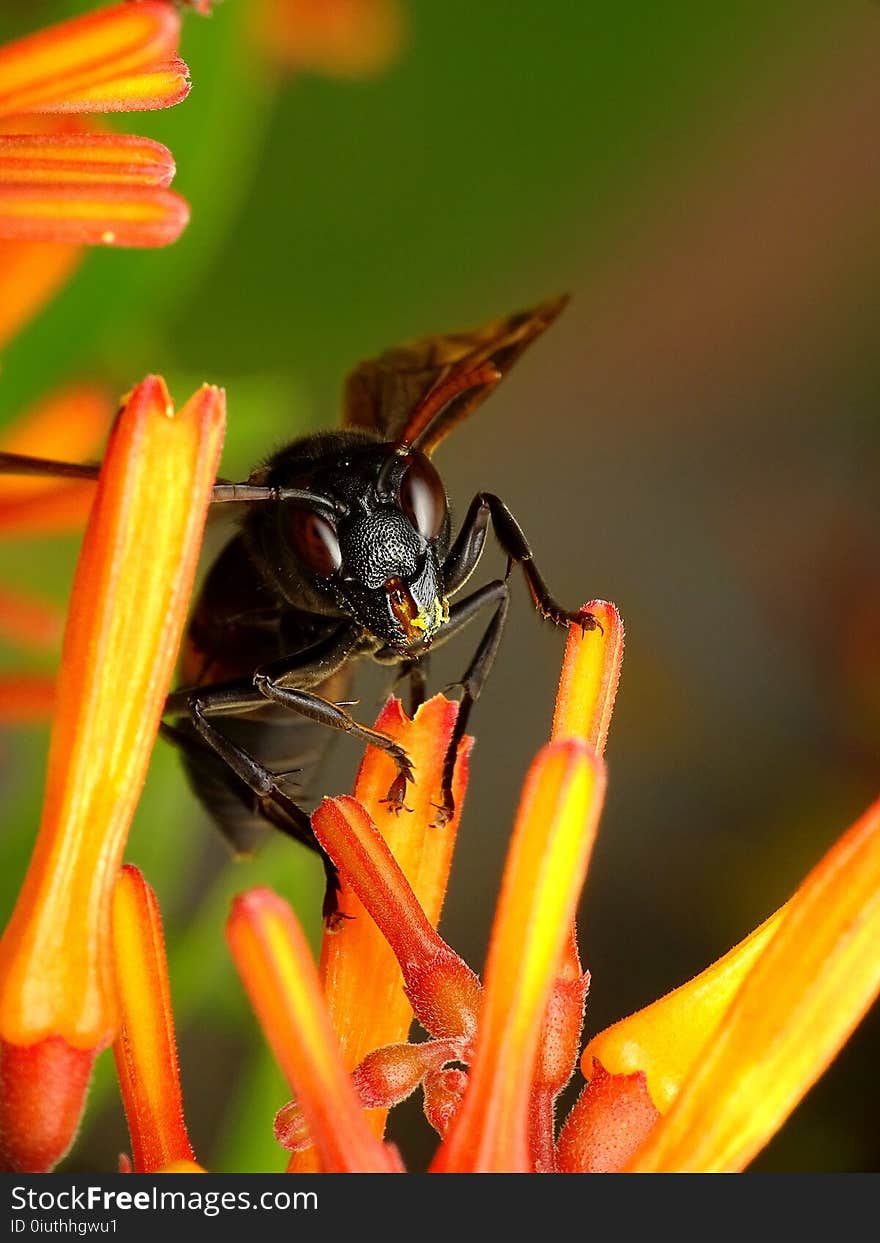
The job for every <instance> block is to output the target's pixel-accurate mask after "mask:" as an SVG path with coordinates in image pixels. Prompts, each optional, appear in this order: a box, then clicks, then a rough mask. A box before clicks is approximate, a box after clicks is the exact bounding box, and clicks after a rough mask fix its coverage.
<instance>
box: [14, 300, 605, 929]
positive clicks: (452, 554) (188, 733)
mask: <svg viewBox="0 0 880 1243" xmlns="http://www.w3.org/2000/svg"><path fill="white" fill-rule="evenodd" d="M565 301H566V299H564V298H560V299H557V300H555V301H552V302H547V303H545V304H543V305H541V306H538V307H536V308H534V309H532V310H529V311H524V312H521V313H519V314H516V315H511V316H508V317H506V318H503V319H500V320H496V321H494V322H493V323H491V324H488V325H487V326H485V327H483V328H480V329H477V330H475V331H472V332H461V333H455V334H450V335H447V336H436V337H428V338H425V339H424V340H421V341H418V342H415V343H413V344H410V345H405V346H401V347H398V348H397V349H392V350H389V351H387V352H386V353H385V354H382V355H381V356H380V357H379V358H377V359H375V360H371V361H369V362H364V363H362V364H361V365H360V366H359V367H358V368H357V369H356V370H355V371H354V372H353V373H352V374H351V375H350V376H349V378H348V382H347V385H346V389H345V403H344V404H345V419H344V427H343V429H342V430H339V431H332V432H319V433H317V434H314V435H310V436H305V437H303V438H302V439H299V440H295V441H294V442H293V443H292V444H290V445H288V446H286V447H285V448H283V449H281V450H280V451H279V452H278V453H275V454H274V455H273V456H272V457H271V458H269V460H268V461H267V462H266V463H265V465H263V466H260V467H259V468H258V469H257V470H256V471H254V472H253V474H252V475H251V476H250V478H249V479H248V480H247V482H246V483H244V484H230V483H218V484H217V486H216V487H215V489H214V500H215V501H216V502H230V501H234V502H242V503H244V517H243V519H242V521H241V523H240V525H239V528H238V531H237V533H236V534H235V535H234V536H233V537H232V538H231V540H230V541H229V543H228V544H227V545H226V547H225V548H224V549H223V551H222V552H221V553H220V555H219V557H218V558H217V560H216V562H215V563H214V565H213V567H212V568H211V570H210V571H209V573H208V575H207V578H206V580H205V583H204V586H203V587H202V590H201V592H200V594H199V596H198V599H197V601H196V604H195V608H194V611H193V614H192V617H191V620H190V623H189V628H188V631H187V636H186V641H185V644H184V651H183V656H182V662H181V676H182V679H183V686H182V688H181V689H180V690H176V691H174V692H172V694H171V695H170V696H169V697H168V700H167V702H166V711H165V718H166V719H165V722H164V723H163V726H162V732H163V734H164V735H165V736H166V737H167V738H168V739H170V740H171V741H173V742H174V743H175V744H176V745H177V746H179V747H180V749H181V751H182V753H183V756H184V762H185V765H186V768H187V771H188V774H189V778H190V781H191V783H192V786H193V788H194V790H195V792H196V794H197V795H198V797H199V798H200V800H201V801H202V803H203V804H204V806H205V807H206V808H207V810H208V811H209V812H210V814H211V816H212V817H213V818H214V820H215V821H216V822H217V824H218V825H219V827H220V828H221V830H222V831H223V833H224V834H225V836H226V837H227V838H228V840H229V841H230V842H231V844H232V845H233V846H234V848H235V849H236V850H239V851H246V850H248V849H249V848H250V847H251V845H252V844H253V840H254V836H255V832H256V831H257V830H259V829H260V828H261V827H262V826H264V825H265V823H266V821H269V822H270V823H271V824H273V825H275V826H276V827H277V828H279V829H281V830H282V831H283V832H285V833H287V834H289V835H290V836H292V837H295V838H297V839H298V840H299V841H301V842H303V843H305V844H306V845H307V846H310V847H312V848H314V849H319V847H318V846H317V843H316V842H315V839H314V837H313V835H312V831H311V826H310V822H309V818H308V816H307V815H306V813H305V812H304V811H303V810H302V808H301V807H300V806H299V805H298V803H297V802H296V801H295V800H294V798H293V797H292V796H291V794H290V793H289V790H290V786H291V776H292V775H295V777H296V785H297V787H299V788H300V789H303V788H307V787H308V784H309V778H310V777H312V778H313V777H314V775H315V770H316V767H317V763H318V761H319V760H320V758H321V756H322V754H323V752H324V750H325V744H326V741H328V740H329V738H330V736H331V735H330V732H329V729H327V728H323V729H322V728H320V727H329V728H330V729H337V730H342V731H344V732H345V733H348V734H350V735H352V736H353V737H354V738H358V739H360V740H361V741H362V742H365V743H371V744H372V745H373V746H376V747H379V748H381V749H382V750H384V751H386V752H387V753H388V754H389V755H390V756H391V758H392V759H393V760H394V763H395V764H396V766H397V776H396V778H395V780H394V781H393V783H392V785H391V789H390V790H389V792H388V802H389V806H390V807H391V808H392V809H399V808H400V807H402V806H403V803H404V799H405V795H406V787H407V782H409V781H410V780H411V779H412V776H413V773H412V769H411V766H410V762H409V759H408V757H407V756H406V754H405V752H404V751H403V749H402V748H401V747H400V746H399V745H398V744H397V743H396V742H394V741H393V740H392V739H390V738H386V737H385V736H384V735H383V734H381V733H378V732H377V731H376V730H373V729H370V728H369V727H368V726H366V725H361V724H359V723H358V722H357V721H355V720H354V719H353V717H352V716H351V715H350V714H349V712H348V711H347V710H346V706H345V704H344V703H343V702H342V701H344V700H345V699H346V696H347V691H348V684H349V681H350V675H351V672H352V666H353V664H354V661H355V659H356V658H358V657H363V656H366V657H370V658H372V659H373V660H375V661H379V662H380V663H382V664H387V665H391V666H396V667H397V669H398V670H399V672H400V674H401V675H402V676H403V675H406V676H408V677H409V679H410V687H411V691H412V699H413V703H414V705H417V704H418V703H419V702H420V701H421V699H422V698H423V697H424V688H425V673H426V664H427V656H428V652H429V650H430V649H431V648H432V647H436V646H438V645H439V644H440V643H445V642H446V640H447V639H450V638H452V636H453V635H455V634H457V633H458V631H459V630H461V629H462V627H464V626H465V625H467V623H468V622H470V621H471V620H472V619H473V618H474V617H475V616H476V615H477V614H479V613H482V612H485V613H487V614H488V615H489V622H488V625H487V627H486V629H485V631H484V633H483V636H482V638H481V639H480V641H479V643H478V645H477V648H476V651H475V652H474V655H473V657H472V659H471V661H470V663H469V664H468V666H467V668H466V670H465V672H464V674H463V675H462V678H461V681H460V687H461V705H460V709H459V713H458V717H457V721H456V726H455V731H454V736H453V738H452V740H451V742H450V745H449V750H448V752H447V756H446V763H445V767H444V775H443V782H442V789H441V791H440V792H439V802H438V808H437V809H438V819H440V820H442V819H443V818H445V817H448V815H449V814H450V813H451V811H452V774H453V768H454V762H455V754H456V747H457V744H458V742H459V740H460V739H461V737H462V735H463V734H464V732H465V729H466V727H467V723H468V717H469V714H470V710H471V707H472V705H473V704H474V702H475V701H476V699H477V697H478V696H479V694H480V691H481V690H482V688H483V685H484V683H485V681H486V678H487V676H488V674H489V671H490V669H491V667H492V663H493V661H494V659H495V654H496V652H497V650H498V645H499V642H500V639H501V632H502V629H503V626H504V621H505V617H506V614H507V607H508V598H509V588H508V585H507V575H509V573H510V570H511V568H512V567H513V566H514V565H518V566H520V568H521V569H522V572H523V574H524V576H525V580H526V584H527V586H528V588H529V591H530V593H531V596H532V599H533V601H534V603H535V605H536V607H537V608H538V609H539V610H540V612H541V613H542V615H543V616H544V617H545V618H549V619H550V620H551V621H553V622H554V623H556V624H557V625H561V626H569V625H572V624H577V625H579V626H581V627H583V629H585V630H587V629H593V628H594V627H595V626H596V625H597V622H596V620H595V618H594V617H593V616H592V614H590V613H586V612H583V611H581V612H577V613H570V612H567V611H566V610H565V609H563V608H562V607H561V606H560V605H559V604H557V603H556V601H555V600H554V599H553V597H552V596H551V595H550V592H549V590H548V588H547V585H546V584H545V582H544V580H543V578H542V577H541V575H540V573H539V571H538V569H537V567H536V565H535V563H534V560H533V558H532V551H531V549H530V547H529V545H528V542H527V541H526V538H525V536H524V535H523V533H522V531H521V530H520V527H519V525H518V523H517V522H516V520H515V518H514V517H513V515H512V514H511V512H510V510H509V509H508V508H507V506H506V505H505V504H504V502H503V501H502V500H500V499H499V498H498V497H497V496H493V495H492V494H491V493H489V492H479V493H478V494H477V495H476V496H475V497H474V498H473V500H472V501H471V503H470V506H469V508H468V511H467V514H466V515H465V518H464V521H463V523H462V525H461V528H460V530H459V532H458V534H457V535H456V536H455V537H454V538H453V536H452V524H451V519H450V515H449V506H448V499H447V495H446V490H445V488H444V486H443V483H442V480H441V479H440V476H439V475H438V473H437V471H436V470H435V468H434V466H433V465H432V463H431V456H432V454H433V452H434V450H435V449H436V448H437V446H438V445H439V444H440V442H441V441H442V440H443V439H444V438H445V436H446V435H447V434H448V432H449V431H451V429H452V428H453V427H454V426H455V425H456V424H457V423H458V422H459V421H460V420H461V419H463V418H464V417H465V416H466V415H468V414H470V413H471V411H472V410H474V409H475V408H476V407H477V406H478V405H479V404H480V403H481V402H482V401H484V400H485V398H486V397H488V395H489V394H490V393H491V392H492V390H493V389H494V388H495V386H496V385H497V384H498V383H499V381H500V380H501V379H502V378H503V377H504V375H505V374H506V373H507V371H509V370H510V368H511V367H512V366H513V365H514V363H515V362H516V360H517V359H518V358H519V356H520V355H521V354H522V352H523V351H524V350H525V349H526V348H527V347H528V346H529V345H530V344H531V343H532V342H533V341H534V340H535V338H536V337H538V336H539V335H540V334H541V333H542V332H543V331H544V329H545V328H547V327H548V326H549V324H551V323H552V322H553V320H554V319H555V318H556V316H557V315H558V314H559V312H560V311H561V310H562V308H563V306H564V305H565ZM0 470H2V471H5V472H9V471H15V472H19V473H25V472H26V473H41V474H64V475H69V476H75V475H78V476H80V477H87V478H94V477H95V475H96V473H97V468H96V467H90V466H81V467H77V466H72V465H67V464H63V463H52V462H48V461H43V460H41V459H22V458H19V457H15V456H13V455H9V454H0ZM490 522H491V524H492V527H493V529H494V531H495V535H496V537H497V539H498V542H499V544H500V546H501V548H502V550H503V552H505V553H506V555H507V559H508V566H507V575H506V576H505V578H504V579H496V580H494V581H492V582H490V583H487V584H486V585H485V586H483V587H478V588H477V589H476V590H475V591H472V592H471V593H470V594H468V595H465V596H464V597H462V598H460V599H458V600H457V601H456V602H455V603H454V604H451V603H450V599H451V598H453V597H455V596H457V595H458V593H459V592H460V591H461V589H462V588H463V587H464V586H465V584H466V583H467V582H468V580H469V579H470V577H471V575H472V573H473V571H474V570H475V569H476V566H477V563H478V562H479V560H480V557H481V555H482V552H483V548H484V545H485V541H486V533H487V528H488V525H489V523H490ZM324 862H325V867H326V869H327V877H328V886H327V897H326V899H325V914H327V915H329V914H332V913H333V912H334V911H335V909H336V902H335V899H336V876H335V871H334V869H333V866H332V864H331V863H330V861H329V860H327V859H325V860H324Z"/></svg>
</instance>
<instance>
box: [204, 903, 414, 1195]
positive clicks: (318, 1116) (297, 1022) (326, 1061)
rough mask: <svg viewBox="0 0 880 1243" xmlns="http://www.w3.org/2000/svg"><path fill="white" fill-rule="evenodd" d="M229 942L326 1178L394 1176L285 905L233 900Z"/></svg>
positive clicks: (393, 1159) (304, 946) (394, 1167)
mask: <svg viewBox="0 0 880 1243" xmlns="http://www.w3.org/2000/svg"><path fill="white" fill-rule="evenodd" d="M227 935H228V938H229V944H230V947H231V949H232V954H233V957H234V958H235V962H236V966H237V967H238V970H239V972H240V973H241V976H242V979H243V980H244V983H245V986H246V988H247V990H248V994H249V996H250V998H251V1002H252V1003H253V1006H254V1009H255V1010H256V1012H257V1015H258V1016H259V1018H260V1021H261V1023H262V1025H263V1028H264V1030H265V1032H266V1036H267V1039H268V1040H269V1043H270V1044H271V1046H272V1048H273V1050H274V1052H275V1055H276V1057H277V1058H278V1061H279V1062H280V1064H281V1066H282V1069H283V1070H284V1072H285V1074H286V1075H287V1077H288V1079H289V1081H290V1084H291V1087H292V1088H293V1089H294V1091H295V1092H296V1093H297V1099H298V1100H299V1101H300V1103H301V1106H302V1110H303V1114H304V1115H305V1118H306V1121H307V1123H308V1127H309V1133H310V1135H311V1137H312V1140H313V1142H314V1145H315V1148H316V1150H317V1153H318V1156H319V1160H320V1169H321V1170H322V1171H323V1172H324V1173H345V1172H348V1173H353V1172H357V1171H360V1172H363V1173H373V1174H381V1173H386V1174H390V1173H394V1172H395V1171H396V1170H397V1169H399V1162H398V1161H397V1159H396V1154H394V1153H393V1152H392V1151H391V1150H390V1149H388V1148H386V1147H385V1146H383V1145H382V1144H381V1143H380V1142H379V1141H378V1140H377V1139H376V1138H375V1137H374V1135H373V1133H372V1131H371V1130H370V1128H369V1126H368V1125H367V1121H366V1119H365V1117H364V1115H363V1113H362V1112H361V1108H360V1102H359V1101H358V1098H357V1096H356V1094H355V1091H354V1088H353V1087H352V1084H351V1081H350V1079H349V1077H348V1075H347V1074H346V1072H345V1068H344V1067H343V1065H342V1061H341V1059H340V1057H339V1053H338V1051H337V1049H336V1048H335V1040H334V1037H333V1029H332V1027H331V1026H330V1021H329V1017H328V1015H327V1012H326V1009H325V1008H324V1004H323V999H322V995H321V983H320V980H319V979H318V973H317V971H316V970H315V966H314V964H313V962H312V957H311V952H310V950H309V946H308V942H307V941H306V939H305V936H304V935H303V933H302V930H301V929H300V926H299V924H298V923H297V920H296V917H295V915H294V914H293V911H291V909H290V907H289V906H288V905H287V904H286V903H285V902H283V901H282V900H281V898H279V897H278V896H277V895H276V894H274V893H272V892H271V891H270V890H268V889H254V890H251V892H250V893H248V894H246V895H244V896H243V897H241V898H239V899H237V901H236V902H235V904H234V905H233V908H232V914H231V915H230V918H229V924H228V927H227Z"/></svg>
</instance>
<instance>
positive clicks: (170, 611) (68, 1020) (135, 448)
mask: <svg viewBox="0 0 880 1243" xmlns="http://www.w3.org/2000/svg"><path fill="white" fill-rule="evenodd" d="M224 420H225V404H224V397H223V394H222V392H221V391H220V390H218V389H213V388H209V387H205V388H203V389H202V390H200V391H199V392H198V393H196V394H195V396H194V397H193V398H192V399H191V400H190V401H189V402H188V403H187V404H186V405H185V406H184V407H183V408H182V409H181V410H179V411H175V409H174V406H173V404H172V402H171V399H170V397H169V395H168V392H167V390H166V388H165V385H164V383H163V382H162V381H161V380H160V379H159V378H158V377H154V376H151V377H148V378H147V379H146V380H145V381H143V383H142V384H140V385H138V387H137V388H136V389H135V390H134V391H133V392H132V394H131V395H130V396H129V397H128V399H127V400H126V402H125V404H124V406H123V408H122V410H121V412H120V414H119V417H118V419H117V422H116V425H115V427H114V429H113V433H112V435H111V438H110V443H109V446H108V449H107V453H106V455H105V458H104V464H103V467H102V472H101V478H100V481H99V483H98V487H97V492H96V496H95V500H94V505H93V507H92V510H91V515H90V519H89V523H88V527H87V529H86V534H85V539H84V542H83V548H82V552H81V555H80V560H79V564H78V567H77V573H76V578H75V581H74V587H73V592H72V596H71V601H70V609H69V614H68V621H67V628H66V631H65V637H64V648H63V655H62V665H61V673H60V676H59V680H58V687H57V706H56V711H55V717H54V721H53V727H52V736H51V742H50V751H49V762H48V772H47V780H46V793H45V801H44V807H43V817H42V823H41V826H40V831H39V834H38V836H37V839H36V843H35V846H34V852H33V855H32V858H31V862H30V866H29V868H28V872H27V875H26V877H25V880H24V885H23V887H22V890H21V892H20V895H19V898H18V902H17V904H16V906H15V910H14V911H13V914H12V917H11V919H10V921H9V924H8V925H7V927H6V930H5V932H4V934H3V937H2V940H0V1049H2V1053H0V1066H2V1070H3V1078H4V1088H5V1089H6V1090H5V1091H4V1093H3V1095H2V1098H0V1163H2V1165H3V1167H4V1168H7V1169H18V1170H43V1169H48V1168H51V1166H52V1165H53V1164H54V1163H55V1162H56V1161H57V1160H58V1159H59V1158H60V1157H61V1156H62V1155H63V1153H64V1151H66V1149H67V1147H68V1146H69V1144H70V1142H71V1140H72V1138H73V1135H74V1133H75V1127H76V1123H77V1121H78V1118H79V1113H80V1111H81V1108H82V1100H83V1095H84V1091H85V1087H86V1084H87V1081H88V1075H89V1070H90V1067H91V1063H92V1061H93V1059H94V1056H95V1053H96V1052H97V1051H98V1050H99V1049H101V1048H103V1047H104V1046H105V1045H107V1044H109V1043H110V1042H111V1041H112V1040H113V1039H114V1037H115V1034H116V1030H117V1015H118V1010H117V1001H116V987H115V980H114V967H113V955H112V944H111V913H112V898H113V889H114V886H115V883H116V874H117V872H118V870H119V865H120V863H121V855H122V850H123V847H124V844H125V837H126V834H127V831H128V825H129V822H130V819H131V816H132V813H133V811H134V807H135V804H136V802H137V799H138V796H139V793H140V789H141V785H142V784H143V780H144V776H145V773H146V767H147V763H148V760H149V756H150V752H151V750H152V746H153V742H154V740H155V736H156V732H157V728H158V723H159V717H160V714H161V711H162V707H163V703H164V699H165V695H166V692H167V688H168V685H169V683H170V680H171V675H172V670H173V666H174V660H175V657H176V654H177V647H178V643H179V639H180V635H181V632H182V629H183V625H184V621H185V617H186V610H187V604H188V601H189V594H190V590H191V586H192V581H193V577H194V574H195V566H196V560H197V556H198V549H199V545H200V541H201V534H202V528H203V525H204V520H205V515H206V512H207V506H208V502H209V498H210V490H211V487H212V486H213V483H214V478H215V472H216V466H217V461H218V458H219V452H220V447H221V443H222V438H223V429H224ZM157 497H160V498H161V504H159V503H157ZM57 1068H60V1069H57ZM47 1076H48V1077H52V1076H54V1079H53V1082H52V1085H51V1086H52V1091H51V1092H50V1091H49V1088H48V1086H47ZM13 1087H14V1090H13ZM35 1119H36V1120H37V1122H38V1124H39V1125H35Z"/></svg>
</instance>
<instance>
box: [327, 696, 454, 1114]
mask: <svg viewBox="0 0 880 1243" xmlns="http://www.w3.org/2000/svg"><path fill="white" fill-rule="evenodd" d="M456 715H457V707H456V705H455V704H454V703H450V702H449V701H448V700H446V699H443V698H442V697H441V696H439V695H437V696H435V698H434V699H431V700H430V701H429V702H428V703H425V704H423V705H422V706H421V707H420V708H419V710H418V712H417V713H416V715H415V719H414V720H413V721H410V720H409V718H408V717H406V715H405V714H404V712H403V710H402V708H401V705H400V703H399V702H398V701H397V700H394V699H392V700H390V701H389V702H388V704H387V705H386V707H385V709H384V710H383V712H382V714H381V715H380V717H379V719H378V720H377V722H376V728H377V729H380V730H381V731H382V732H383V733H386V734H388V735H389V737H391V738H394V739H397V740H398V741H399V742H400V743H401V745H402V746H403V747H404V749H405V750H406V752H407V754H408V755H409V757H410V759H411V760H412V762H413V767H414V770H415V774H416V780H415V781H414V782H413V784H412V785H410V787H409V789H408V790H407V794H406V800H407V810H406V811H403V812H399V813H396V814H395V813H394V812H392V811H391V810H389V807H388V805H387V803H386V802H385V796H386V794H387V793H388V788H389V786H390V785H391V782H392V780H393V779H394V774H395V769H394V763H393V761H392V760H391V758H390V756H388V755H387V754H385V753H384V752H382V751H379V750H377V749H376V748H375V747H370V748H369V749H368V751H367V754H366V756H365V757H364V761H363V763H362V765H361V768H360V771H359V773H358V777H357V782H356V784H355V791H354V797H355V799H356V800H357V801H358V802H359V803H360V805H361V807H362V808H363V809H364V810H365V811H366V813H367V815H368V817H369V818H371V819H372V821H373V822H374V823H375V825H376V826H378V827H379V829H380V831H381V833H382V836H383V837H384V838H385V840H386V841H387V842H388V845H389V847H390V849H391V852H392V854H393V855H394V858H395V859H396V860H397V863H398V864H399V866H400V868H401V869H402V870H403V873H404V874H405V876H406V877H407V880H408V882H409V884H410V885H411V886H412V891H413V894H414V896H415V898H416V900H417V902H418V904H419V906H420V907H421V910H422V911H423V912H424V915H425V917H426V919H427V921H428V923H429V924H430V926H431V927H432V928H436V927H437V924H438V923H439V921H440V912H441V910H442V907H443V899H444V897H445V895H446V887H447V884H448V881H449V869H450V867H451V865H452V854H453V850H454V847H455V839H456V834H457V832H458V824H459V819H460V816H461V809H462V805H463V803H464V794H465V787H466V785H467V768H468V760H467V756H468V753H469V751H470V748H471V739H469V738H468V739H465V740H464V742H463V743H462V744H461V747H460V750H459V759H458V762H457V764H456V769H455V781H454V783H453V797H454V799H455V814H454V816H453V817H452V819H451V820H450V821H449V822H448V823H446V824H444V825H440V824H435V823H434V821H435V820H436V818H437V809H436V806H435V804H436V803H437V802H438V800H439V797H440V794H439V792H440V779H441V777H442V763H443V757H444V755H445V752H446V745H447V744H448V741H449V738H450V737H451V735H452V730H453V727H454V725H455V718H456ZM330 815H332V812H331V811H330V809H329V807H328V808H326V809H322V810H321V811H320V812H319V817H320V818H321V819H322V823H323V820H324V819H325V818H326V817H328V816H330ZM339 907H340V910H341V911H343V912H344V913H345V914H346V915H347V916H348V918H347V919H344V920H342V921H340V923H339V925H338V927H337V928H335V929H334V930H333V931H332V932H328V933H325V936H324V942H323V946H322V950H321V973H322V976H323V980H324V991H325V994H326V997H327V1003H328V1005H329V1007H330V1013H331V1015H332V1016H333V1024H334V1027H335V1028H336V1033H337V1036H338V1037H339V1041H340V1044H341V1045H342V1049H343V1057H344V1060H345V1062H346V1065H348V1066H349V1068H351V1069H353V1068H354V1067H355V1066H356V1065H357V1064H358V1062H360V1061H361V1059H362V1058H364V1057H365V1056H366V1055H367V1054H368V1053H369V1052H370V1051H371V1050H372V1049H375V1048H378V1047H379V1046H380V1045H386V1044H395V1043H397V1042H398V1041H400V1040H405V1039H406V1034H407V1032H408V1031H409V1028H410V1024H411V1023H412V1018H413V1012H412V1006H411V1005H410V1003H409V1002H408V1000H407V998H406V995H405V993H404V991H403V979H402V976H401V971H400V967H399V966H398V963H397V960H396V958H395V956H394V952H393V950H392V949H391V947H390V945H389V943H388V941H387V940H386V939H385V937H384V936H383V935H382V933H381V932H380V931H379V929H378V927H377V926H376V924H375V923H374V922H373V920H371V919H369V918H368V917H367V916H366V912H365V911H364V908H363V905H362V903H361V901H360V899H359V897H358V896H357V894H356V893H355V892H354V890H353V889H352V885H351V883H350V881H349V880H348V879H347V878H346V877H343V878H342V889H341V891H340V894H339ZM383 1126H384V1116H383V1117H382V1118H381V1119H379V1120H377V1128H378V1131H377V1133H378V1134H381V1133H382V1128H383Z"/></svg>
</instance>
